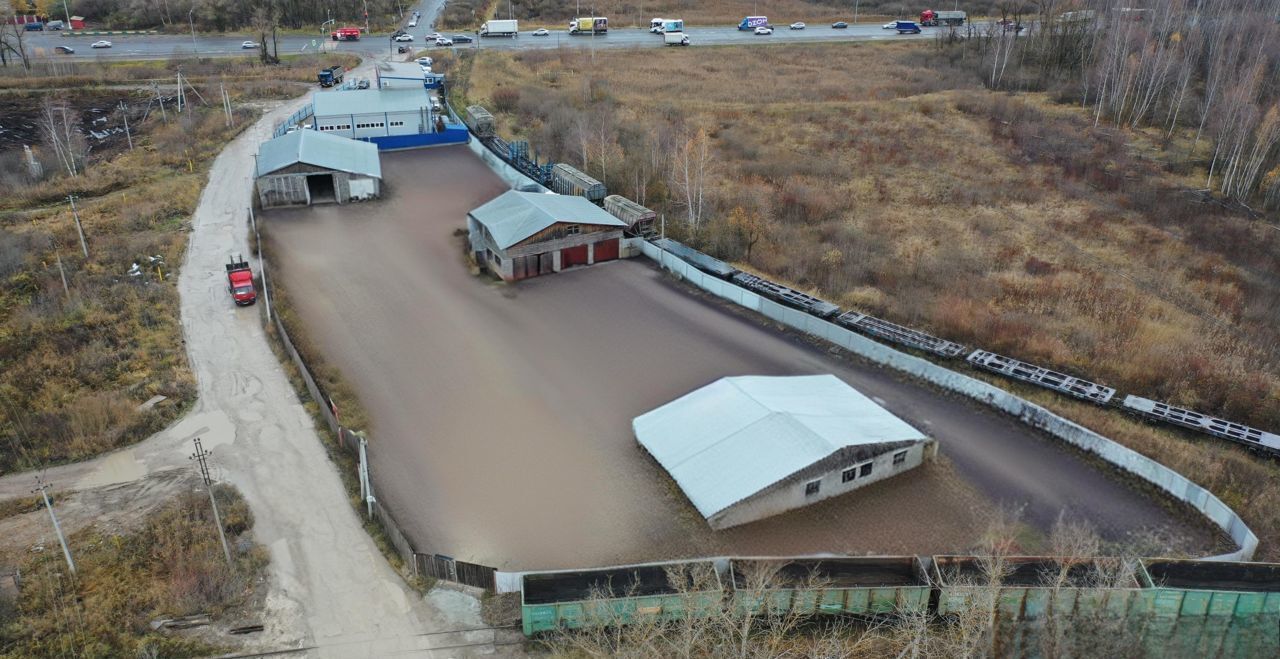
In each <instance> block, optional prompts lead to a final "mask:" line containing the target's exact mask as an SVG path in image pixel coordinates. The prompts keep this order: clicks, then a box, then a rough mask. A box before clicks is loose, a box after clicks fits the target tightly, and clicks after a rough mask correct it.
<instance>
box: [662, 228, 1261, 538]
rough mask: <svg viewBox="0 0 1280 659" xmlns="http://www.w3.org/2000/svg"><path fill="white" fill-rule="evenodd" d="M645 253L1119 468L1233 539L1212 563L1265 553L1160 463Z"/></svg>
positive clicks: (1232, 517)
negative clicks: (1258, 551) (1233, 546)
mask: <svg viewBox="0 0 1280 659" xmlns="http://www.w3.org/2000/svg"><path fill="white" fill-rule="evenodd" d="M641 249H642V250H643V252H644V254H645V256H648V257H649V258H651V259H653V260H654V261H657V262H658V263H659V264H660V265H661V266H662V267H663V268H666V269H667V270H670V271H671V272H673V273H675V274H676V275H678V276H680V277H681V278H682V279H684V280H686V281H688V282H689V283H691V284H693V285H694V286H697V287H698V288H701V289H703V290H705V291H707V292H709V293H712V294H713V295H715V296H717V297H720V298H723V299H725V300H728V301H730V302H733V303H734V304H737V305H739V306H742V307H745V308H747V309H751V310H752V311H756V312H759V313H761V314H763V315H764V316H765V317H767V318H770V319H771V320H775V321H777V322H779V323H782V324H783V325H786V326H787V327H790V328H792V329H796V330H799V331H801V332H804V333H806V334H810V335H813V336H816V337H818V338H821V339H824V340H826V341H829V342H831V343H833V344H835V345H838V346H840V347H841V348H844V349H845V350H848V351H849V352H852V353H854V354H856V355H858V356H860V357H862V358H864V359H867V360H870V361H872V362H875V363H877V364H880V365H882V366H887V367H889V368H893V369H895V370H898V371H901V372H903V373H906V374H908V375H911V376H913V377H916V378H919V379H921V380H924V381H926V382H929V383H930V384H933V385H936V386H938V387H942V388H943V389H947V390H948V391H953V392H956V393H958V394H961V395H963V396H967V397H969V398H972V399H974V400H977V401H979V402H982V403H985V404H986V405H989V406H991V407H993V408H995V409H998V410H1000V411H1002V412H1004V413H1006V414H1009V415H1012V416H1014V417H1017V418H1018V419H1019V420H1021V421H1022V422H1023V423H1025V424H1027V425H1029V426H1031V427H1033V428H1037V429H1039V430H1042V431H1044V432H1045V433H1047V434H1048V435H1050V436H1052V437H1054V438H1056V439H1059V440H1062V441H1064V442H1066V443H1068V444H1071V445H1072V446H1075V447H1077V448H1079V449H1081V450H1083V451H1086V452H1088V453H1091V454H1093V455H1096V456H1098V457H1099V458H1101V459H1102V460H1105V461H1107V462H1108V463H1110V464H1112V465H1113V466H1115V467H1116V468H1118V469H1121V470H1123V471H1125V472H1128V473H1130V474H1133V475H1134V476H1136V477H1137V478H1140V479H1142V480H1144V481H1146V482H1148V483H1150V484H1152V485H1154V486H1155V487H1157V488H1159V489H1160V490H1162V491H1164V492H1165V493H1167V494H1168V495H1169V496H1171V497H1173V498H1175V499H1178V500H1180V501H1183V502H1185V503H1186V504H1187V505H1189V506H1191V507H1192V508H1194V509H1196V510H1197V511H1199V512H1200V514H1202V515H1204V516H1205V517H1206V518H1208V519H1209V521H1211V522H1213V524H1215V525H1216V526H1218V527H1219V528H1221V529H1222V530H1223V531H1224V532H1225V533H1226V534H1227V535H1228V536H1230V537H1231V539H1232V541H1234V542H1235V543H1236V546H1237V547H1238V548H1237V549H1236V551H1234V552H1230V553H1227V554H1222V555H1220V556H1211V557H1208V558H1209V559H1210V560H1222V561H1248V560H1250V559H1252V558H1253V553H1254V551H1255V550H1256V549H1257V547H1258V536H1257V535H1255V534H1254V533H1253V531H1252V530H1250V529H1249V527H1248V525H1247V524H1245V522H1244V520H1243V519H1241V518H1240V516H1239V515H1237V514H1236V513H1235V511H1233V510H1231V508H1229V507H1228V506H1227V505H1226V504H1225V503H1223V502H1222V500H1220V499H1219V498H1218V497H1216V496H1214V495H1213V493H1211V492H1209V491H1208V490H1206V489H1204V488H1203V487H1200V486H1199V485H1196V484H1195V483H1193V482H1191V480H1189V479H1188V478H1187V477H1185V476H1183V475H1182V474H1179V473H1178V472H1176V471H1173V470H1172V469H1169V468H1168V467H1166V466H1164V465H1162V464H1160V463H1159V462H1156V461H1155V460H1152V459H1151V458H1148V457H1146V456H1144V455H1142V454H1140V453H1138V452H1136V451H1133V450H1131V449H1129V448H1126V447H1124V446H1122V445H1120V444H1119V443H1117V442H1115V441H1114V440H1111V439H1109V438H1107V437H1103V436H1102V435H1099V434H1098V433H1095V432H1093V431H1092V430H1089V429H1088V428H1085V427H1084V426H1081V425H1079V424H1077V423H1074V422H1072V421H1069V420H1067V419H1065V418H1063V417H1061V416H1058V415H1057V414H1054V413H1053V412H1050V411H1049V410H1047V409H1045V408H1043V407H1041V406H1039V405H1036V404H1035V403H1032V402H1030V401H1027V400H1024V399H1022V398H1021V397H1019V396H1016V395H1014V394H1011V393H1009V392H1007V391H1005V390H1003V389H1000V388H999V387H996V386H994V385H991V384H988V383H986V382H983V381H981V380H977V379H975V378H972V377H969V376H967V375H964V374H961V373H957V372H956V371H953V370H951V369H949V368H946V367H943V366H939V365H937V364H934V363H933V362H930V361H928V360H925V359H921V358H919V357H915V356H913V355H909V354H906V353H904V352H900V351H898V350H895V349H893V348H890V347H889V346H886V345H884V344H881V343H877V342H876V341H873V340H872V339H869V338H867V337H865V336H862V335H861V334H857V333H855V332H853V331H851V330H848V329H845V328H843V327H840V326H839V325H836V324H834V323H831V322H829V321H825V320H822V319H820V318H816V317H814V316H811V315H809V314H807V313H804V312H802V311H798V310H796V309H792V308H790V307H786V306H783V305H781V304H778V303H776V302H774V301H772V300H769V299H765V298H762V297H761V296H759V295H757V294H755V293H752V292H751V291H748V290H746V289H744V288H741V287H739V286H737V285H735V284H732V283H730V282H727V281H724V280H722V279H719V278H717V277H714V276H712V275H709V274H706V273H704V272H702V271H701V270H698V269H697V268H695V267H694V266H693V265H691V264H689V263H688V262H686V261H684V260H683V259H681V258H679V257H677V256H675V255H674V254H671V253H670V252H666V251H664V250H660V249H659V248H658V247H657V245H654V244H653V243H648V242H646V243H645V244H644V245H643V246H642V248H641Z"/></svg>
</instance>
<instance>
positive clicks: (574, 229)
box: [564, 224, 582, 236]
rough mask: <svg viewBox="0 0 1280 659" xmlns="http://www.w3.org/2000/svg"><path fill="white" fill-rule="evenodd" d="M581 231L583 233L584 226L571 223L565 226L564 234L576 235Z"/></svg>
mask: <svg viewBox="0 0 1280 659" xmlns="http://www.w3.org/2000/svg"><path fill="white" fill-rule="evenodd" d="M580 233H582V227H580V226H578V225H576V224H570V225H568V226H566V227H565V228H564V234H565V235H566V236H576V235H578V234H580Z"/></svg>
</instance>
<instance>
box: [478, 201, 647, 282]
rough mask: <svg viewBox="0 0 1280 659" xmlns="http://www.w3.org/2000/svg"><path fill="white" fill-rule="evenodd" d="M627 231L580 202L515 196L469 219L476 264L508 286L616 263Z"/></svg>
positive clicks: (597, 209) (486, 206)
mask: <svg viewBox="0 0 1280 659" xmlns="http://www.w3.org/2000/svg"><path fill="white" fill-rule="evenodd" d="M626 226H627V225H626V223H625V222H623V221H622V220H619V219H618V218H616V217H614V216H612V215H610V214H608V213H606V212H605V211H603V210H601V209H600V207H599V206H596V205H595V204H592V203H591V202H589V201H587V200H586V199H584V198H582V197H577V196H570V195H558V194H545V193H537V192H521V191H518V190H511V191H509V192H505V193H503V194H502V195H500V196H498V197H497V198H495V199H493V200H492V201H490V202H488V203H486V204H484V205H483V206H480V207H479V208H476V209H475V210H473V211H471V212H470V213H467V230H468V233H469V234H470V237H471V249H472V251H473V252H474V254H475V257H476V262H477V263H480V264H481V265H482V266H484V267H485V268H487V269H488V270H489V271H490V272H492V273H494V274H495V275H497V276H498V277H501V278H502V279H503V280H506V281H515V280H519V279H527V278H529V277H537V276H538V275H545V274H549V273H552V272H560V271H561V270H563V269H565V268H570V267H573V266H575V265H591V264H593V263H599V262H601V261H611V260H613V259H616V258H618V255H619V250H620V245H621V241H622V230H623V229H624V228H626Z"/></svg>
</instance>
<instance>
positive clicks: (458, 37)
mask: <svg viewBox="0 0 1280 659" xmlns="http://www.w3.org/2000/svg"><path fill="white" fill-rule="evenodd" d="M451 38H452V39H453V42H454V43H471V42H473V41H475V39H472V38H471V37H469V36H467V35H465V34H455V35H453V37H451Z"/></svg>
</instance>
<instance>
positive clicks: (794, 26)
mask: <svg viewBox="0 0 1280 659" xmlns="http://www.w3.org/2000/svg"><path fill="white" fill-rule="evenodd" d="M791 29H793V30H803V29H804V23H803V22H801V21H796V22H794V23H792V24H791Z"/></svg>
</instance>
